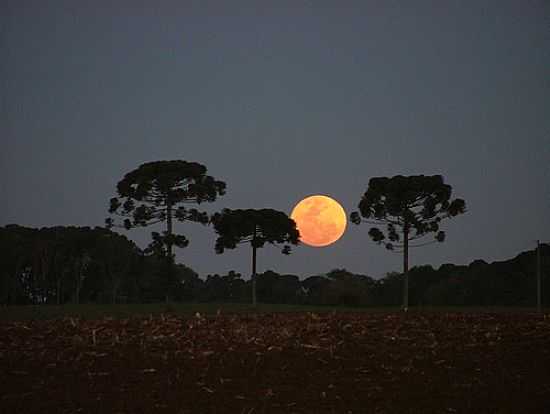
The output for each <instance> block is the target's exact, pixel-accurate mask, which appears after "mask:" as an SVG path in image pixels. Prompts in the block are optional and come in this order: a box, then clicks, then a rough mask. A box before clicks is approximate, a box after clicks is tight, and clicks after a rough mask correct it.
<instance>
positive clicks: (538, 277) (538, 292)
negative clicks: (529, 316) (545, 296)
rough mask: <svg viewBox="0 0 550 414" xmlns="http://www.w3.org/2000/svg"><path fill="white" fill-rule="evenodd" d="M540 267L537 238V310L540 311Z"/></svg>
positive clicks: (538, 241)
mask: <svg viewBox="0 0 550 414" xmlns="http://www.w3.org/2000/svg"><path fill="white" fill-rule="evenodd" d="M540 279H541V269H540V240H537V311H539V312H540V311H541V305H542V301H541V299H542V298H541V280H540Z"/></svg>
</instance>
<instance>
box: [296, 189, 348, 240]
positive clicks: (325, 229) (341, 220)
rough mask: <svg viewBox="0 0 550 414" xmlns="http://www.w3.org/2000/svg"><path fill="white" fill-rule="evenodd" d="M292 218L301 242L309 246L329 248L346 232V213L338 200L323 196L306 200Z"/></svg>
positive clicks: (298, 206)
mask: <svg viewBox="0 0 550 414" xmlns="http://www.w3.org/2000/svg"><path fill="white" fill-rule="evenodd" d="M290 217H291V218H292V219H293V220H294V221H295V222H296V227H297V228H298V231H299V232H300V240H301V241H302V242H303V243H305V244H307V245H309V246H314V247H323V246H328V245H329V244H332V243H334V242H335V241H336V240H338V239H339V238H340V237H342V234H344V231H345V230H346V224H347V220H346V212H345V211H344V209H343V208H342V206H341V205H340V204H339V203H338V202H337V201H336V200H333V199H332V198H330V197H327V196H323V195H313V196H310V197H307V198H304V199H303V200H302V201H300V202H299V203H298V204H296V207H294V209H293V210H292V213H291V214H290Z"/></svg>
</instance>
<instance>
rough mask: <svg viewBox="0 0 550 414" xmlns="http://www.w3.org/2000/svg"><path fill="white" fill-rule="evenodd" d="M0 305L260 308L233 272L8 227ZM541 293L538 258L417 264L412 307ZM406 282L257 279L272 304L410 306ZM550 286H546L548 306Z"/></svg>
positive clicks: (120, 245)
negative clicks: (208, 271) (202, 273)
mask: <svg viewBox="0 0 550 414" xmlns="http://www.w3.org/2000/svg"><path fill="white" fill-rule="evenodd" d="M0 251H1V252H2V254H1V255H0V277H1V279H0V303H2V304H65V303H83V302H86V303H120V302H124V303H148V302H160V301H164V300H165V299H166V298H167V297H169V298H170V299H171V300H173V301H185V302H191V301H192V302H243V303H246V302H250V300H251V295H252V286H251V283H250V280H249V278H248V277H247V280H244V279H243V277H242V275H241V274H239V273H236V272H234V271H229V272H228V273H227V274H225V275H208V276H207V277H206V278H201V277H199V275H198V274H197V273H196V272H195V271H193V270H192V269H190V268H189V267H187V266H185V265H183V264H177V265H176V266H175V267H173V268H172V267H170V266H169V265H168V264H167V263H166V261H165V260H163V259H159V258H158V256H156V255H155V254H153V253H151V252H148V251H143V250H141V249H140V248H139V247H138V246H136V245H135V243H133V242H132V241H130V240H128V239H127V238H126V237H125V236H123V235H120V234H118V233H115V232H112V231H110V230H108V229H105V228H101V227H96V228H89V227H62V226H58V227H50V228H42V229H33V228H27V227H22V226H18V225H8V226H5V227H0ZM541 263H542V275H543V276H544V275H548V274H550V246H549V245H547V244H543V245H541ZM535 292H536V257H535V251H534V250H533V251H528V252H525V253H521V254H520V255H518V256H517V257H515V258H514V259H511V260H507V261H503V262H495V263H491V264H489V263H486V262H484V261H482V260H476V261H474V262H472V263H471V264H470V265H468V266H456V265H452V264H445V265H442V266H440V267H439V268H438V269H434V268H433V267H432V266H429V265H427V266H417V267H413V268H412V269H411V270H410V271H409V303H410V305H413V306H414V305H417V306H418V305H420V306H429V305H469V306H477V305H479V306H483V305H491V306H508V305H510V306H531V305H534V301H535ZM402 296H403V275H402V274H400V273H389V274H388V275H387V276H386V277H384V278H382V279H379V280H375V279H373V278H371V277H369V276H365V275H359V274H353V273H351V272H348V271H346V270H345V269H334V270H332V271H330V272H328V273H327V274H323V275H314V276H310V277H307V278H305V279H300V278H299V277H298V276H296V275H281V274H278V273H276V272H274V271H267V272H264V273H261V274H258V276H257V297H258V301H259V302H264V303H288V304H310V305H345V306H386V305H400V304H401V303H402ZM548 298H550V282H549V281H548V279H547V278H543V302H547V301H548Z"/></svg>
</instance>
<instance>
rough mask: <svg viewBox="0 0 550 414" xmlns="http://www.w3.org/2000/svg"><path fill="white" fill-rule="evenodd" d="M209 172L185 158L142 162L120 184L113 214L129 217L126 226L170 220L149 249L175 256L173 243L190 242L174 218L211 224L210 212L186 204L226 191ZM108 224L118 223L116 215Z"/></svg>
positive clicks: (207, 199)
mask: <svg viewBox="0 0 550 414" xmlns="http://www.w3.org/2000/svg"><path fill="white" fill-rule="evenodd" d="M206 172H207V170H206V167H205V166H204V165H201V164H199V163H196V162H187V161H182V160H175V161H155V162H149V163H145V164H142V165H141V166H139V167H138V168H137V169H135V170H133V171H131V172H129V173H127V174H126V175H125V176H124V178H123V179H122V180H121V181H120V182H119V183H118V185H117V193H118V197H113V198H112V199H111V202H110V207H109V213H111V214H116V215H119V216H122V217H125V219H124V221H123V226H124V228H126V229H131V228H134V227H139V226H142V227H145V226H149V225H151V224H155V223H160V222H166V231H164V232H163V233H162V234H160V233H157V232H153V233H152V239H153V241H152V242H151V244H150V245H149V248H148V249H149V251H151V252H154V253H156V254H157V255H161V256H165V255H168V256H169V257H172V246H176V247H180V248H184V247H186V246H187V245H188V244H189V240H188V239H187V238H186V237H185V236H183V235H180V234H176V233H174V231H173V228H172V223H173V221H174V220H177V221H180V222H183V221H193V222H196V223H201V224H208V222H209V219H210V218H209V216H208V214H207V213H206V212H204V211H199V210H197V209H195V208H188V207H186V206H185V205H186V204H201V203H203V202H213V201H216V199H217V198H218V197H219V196H222V195H224V194H225V187H226V185H225V183H224V182H223V181H218V180H216V179H215V178H213V177H211V176H209V175H207V174H206ZM106 224H107V227H109V228H110V227H112V226H114V225H115V223H114V221H113V219H112V218H108V219H107V220H106Z"/></svg>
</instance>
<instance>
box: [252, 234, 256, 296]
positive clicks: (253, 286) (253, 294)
mask: <svg viewBox="0 0 550 414" xmlns="http://www.w3.org/2000/svg"><path fill="white" fill-rule="evenodd" d="M252 306H254V307H256V228H255V227H254V236H253V237H252Z"/></svg>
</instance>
